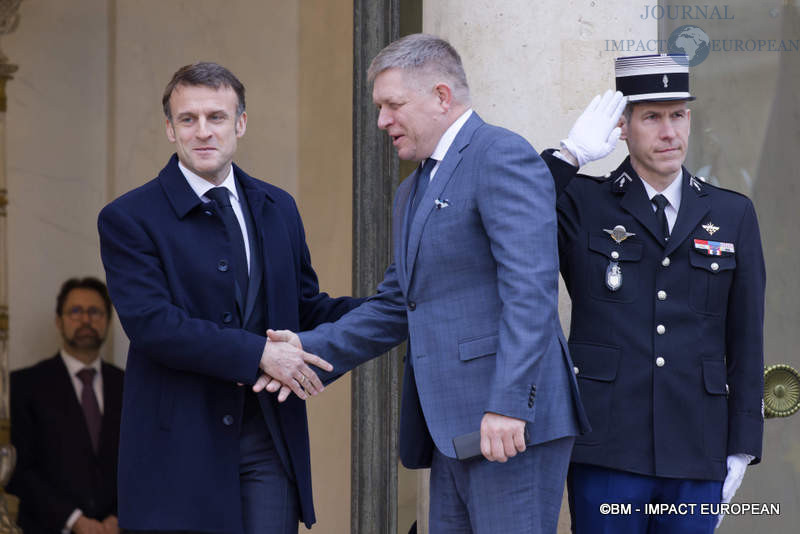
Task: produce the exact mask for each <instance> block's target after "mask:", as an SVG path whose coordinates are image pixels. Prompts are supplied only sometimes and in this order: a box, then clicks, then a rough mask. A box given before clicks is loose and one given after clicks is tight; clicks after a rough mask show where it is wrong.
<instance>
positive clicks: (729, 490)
mask: <svg viewBox="0 0 800 534" xmlns="http://www.w3.org/2000/svg"><path fill="white" fill-rule="evenodd" d="M752 459H753V457H752V456H750V455H749V454H731V455H730V456H728V474H727V475H726V476H725V482H723V483H722V502H724V503H729V502H731V499H733V496H734V495H735V494H736V490H738V489H739V486H741V485H742V479H743V478H744V472H745V470H747V466H748V465H750V462H751V461H752ZM723 517H725V516H724V515H723V514H720V515H719V520H718V521H717V527H716V528H719V525H720V523H722V518H723Z"/></svg>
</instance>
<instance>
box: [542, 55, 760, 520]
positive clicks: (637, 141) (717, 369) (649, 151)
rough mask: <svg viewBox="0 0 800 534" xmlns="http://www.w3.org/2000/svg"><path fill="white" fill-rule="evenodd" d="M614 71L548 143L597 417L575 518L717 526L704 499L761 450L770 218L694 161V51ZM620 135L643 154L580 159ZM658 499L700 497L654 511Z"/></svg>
mask: <svg viewBox="0 0 800 534" xmlns="http://www.w3.org/2000/svg"><path fill="white" fill-rule="evenodd" d="M616 80H617V89H618V92H617V93H611V91H608V92H607V93H606V94H605V95H604V96H603V98H601V97H600V96H598V97H596V98H595V99H594V100H593V101H592V103H591V104H590V105H589V107H588V108H587V109H586V111H584V113H583V114H582V115H581V116H580V118H579V119H578V120H577V122H576V123H575V125H574V126H573V128H572V130H571V131H570V134H569V138H568V139H566V140H564V141H563V142H562V148H561V150H560V151H548V152H547V153H545V154H544V158H545V161H546V162H547V164H548V166H549V167H550V170H551V172H552V173H553V176H554V178H555V180H556V187H557V194H558V201H557V202H558V216H559V251H560V256H561V273H562V275H563V276H564V280H565V281H566V283H567V287H568V289H569V293H570V296H571V297H572V326H571V332H570V338H569V347H570V351H571V353H572V358H573V361H574V364H575V369H574V371H575V374H576V375H577V378H578V383H579V384H580V390H581V395H582V398H583V402H584V405H585V406H586V410H587V414H588V416H589V421H590V423H591V425H592V432H591V433H589V434H587V435H584V436H582V437H580V438H578V440H577V441H576V443H575V448H574V451H573V454H572V463H571V466H570V472H569V478H568V490H569V498H570V509H571V514H572V521H573V528H574V532H575V533H576V534H586V533H601V532H602V533H620V532H625V533H639V532H641V533H657V534H659V533H666V532H669V533H701V532H713V530H714V528H715V525H717V524H718V523H717V517H716V516H709V515H701V513H700V510H701V508H700V504H701V503H714V504H716V503H719V502H720V501H724V502H727V501H730V499H731V497H732V496H733V494H734V492H735V491H736V489H737V488H738V487H739V485H740V484H741V481H742V477H743V476H744V471H745V468H746V466H747V465H748V464H751V463H757V462H758V461H759V460H760V456H761V441H762V434H763V412H762V400H761V399H762V390H763V378H762V377H763V343H762V341H763V319H764V286H765V271H764V259H763V256H762V252H761V240H760V237H759V231H758V223H757V221H756V214H755V211H754V209H753V204H752V203H751V202H750V200H749V199H747V198H746V197H745V196H743V195H740V194H738V193H735V192H732V191H727V190H724V189H721V188H719V187H714V186H712V185H710V184H708V183H705V182H704V181H703V180H702V179H700V178H698V177H696V176H693V175H692V174H691V173H690V172H689V171H687V170H686V169H685V168H683V167H682V164H683V161H684V159H685V158H686V151H687V148H688V141H689V126H690V118H691V113H690V111H689V109H687V103H688V101H690V100H694V97H693V96H691V95H690V93H689V67H688V61H687V59H686V57H685V56H667V55H660V56H643V57H630V58H619V59H617V60H616ZM623 95H624V97H625V98H627V106H626V105H625V98H623ZM623 109H624V113H623ZM620 116H621V118H620ZM618 137H619V138H620V139H624V140H625V141H626V142H627V144H628V151H629V153H630V156H629V157H628V158H627V159H625V161H624V162H622V164H621V165H620V166H619V167H618V168H617V169H616V170H614V171H613V172H612V173H610V174H609V175H606V177H605V178H600V179H597V178H592V177H588V176H581V175H578V174H577V171H578V168H579V167H580V166H581V165H583V164H584V163H587V162H589V161H593V160H596V159H599V158H602V157H604V156H606V155H607V154H608V153H610V152H611V150H612V149H613V148H614V144H615V143H616V140H617V138H618ZM723 481H724V483H723ZM603 503H623V504H626V503H630V504H631V505H632V514H631V515H611V514H609V515H603V514H602V513H601V511H602V510H603V508H601V504H603ZM653 503H664V504H680V503H685V504H692V503H694V504H697V506H696V507H695V508H694V510H695V513H694V514H687V515H681V514H680V513H663V514H653V513H648V512H652V511H653V508H652V506H648V505H652V504H653ZM676 510H683V511H687V510H691V507H689V506H683V507H681V508H675V509H673V512H675V511H676Z"/></svg>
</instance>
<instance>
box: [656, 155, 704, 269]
mask: <svg viewBox="0 0 800 534" xmlns="http://www.w3.org/2000/svg"><path fill="white" fill-rule="evenodd" d="M682 178H683V185H682V186H681V207H680V209H679V210H678V218H677V219H676V220H675V226H674V227H673V228H672V232H671V233H670V238H669V242H668V243H667V248H666V250H665V251H664V254H665V255H666V256H669V255H670V254H672V253H673V252H674V251H675V250H676V249H677V248H678V246H680V244H681V243H683V242H684V241H685V240H686V237H687V236H688V235H689V233H690V232H691V231H692V230H693V229H694V228H696V227H697V225H698V224H700V222H701V221H702V219H703V217H705V215H706V214H707V213H708V212H709V211H711V199H710V198H709V197H708V192H707V191H706V185H705V184H704V183H703V182H701V181H700V180H698V179H697V178H695V177H694V176H692V175H691V173H690V172H689V171H687V170H686V169H683V177H682Z"/></svg>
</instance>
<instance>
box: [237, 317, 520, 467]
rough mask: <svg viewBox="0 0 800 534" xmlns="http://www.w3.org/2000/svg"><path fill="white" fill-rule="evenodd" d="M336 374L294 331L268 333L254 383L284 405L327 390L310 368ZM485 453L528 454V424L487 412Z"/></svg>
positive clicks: (501, 457)
mask: <svg viewBox="0 0 800 534" xmlns="http://www.w3.org/2000/svg"><path fill="white" fill-rule="evenodd" d="M311 365H313V366H315V367H318V368H320V369H322V370H324V371H328V372H330V371H333V365H331V364H330V363H329V362H327V361H326V360H323V359H322V358H320V357H319V356H317V355H316V354H311V353H309V352H306V351H304V350H303V344H302V343H301V341H300V337H299V336H298V335H297V334H296V333H294V332H292V331H290V330H272V329H269V330H267V343H266V344H265V345H264V352H263V354H262V356H261V363H260V365H259V367H260V369H261V374H260V375H259V377H258V379H257V380H256V382H255V384H253V386H252V388H253V391H254V392H256V393H259V392H261V391H264V390H266V391H268V392H269V393H275V392H277V393H278V402H284V401H285V400H286V399H287V398H289V395H291V394H292V393H294V394H295V395H297V397H298V398H300V399H303V400H306V399H308V396H309V395H312V396H316V395H318V394H319V393H321V392H322V390H323V389H325V386H324V385H323V384H322V381H321V380H320V379H319V377H318V376H317V373H316V372H315V371H314V370H313V369H312V368H311V367H310V366H311ZM480 434H481V438H480V448H481V454H483V456H484V457H486V459H487V460H489V461H498V462H501V463H502V462H506V461H507V460H508V459H509V458H511V457H513V456H516V454H517V453H518V452H524V451H525V449H526V446H527V445H526V442H525V422H524V421H522V420H519V419H515V418H512V417H506V416H503V415H500V414H496V413H486V414H484V417H483V419H482V420H481V428H480Z"/></svg>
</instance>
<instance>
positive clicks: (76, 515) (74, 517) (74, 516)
mask: <svg viewBox="0 0 800 534" xmlns="http://www.w3.org/2000/svg"><path fill="white" fill-rule="evenodd" d="M82 515H83V512H81V509H80V508H75V510H73V512H72V513H71V514H69V517H68V518H67V523H66V525H65V526H64V530H62V531H61V534H69V533H70V532H72V527H74V526H75V523H77V522H78V519H80V518H81V516H82Z"/></svg>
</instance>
